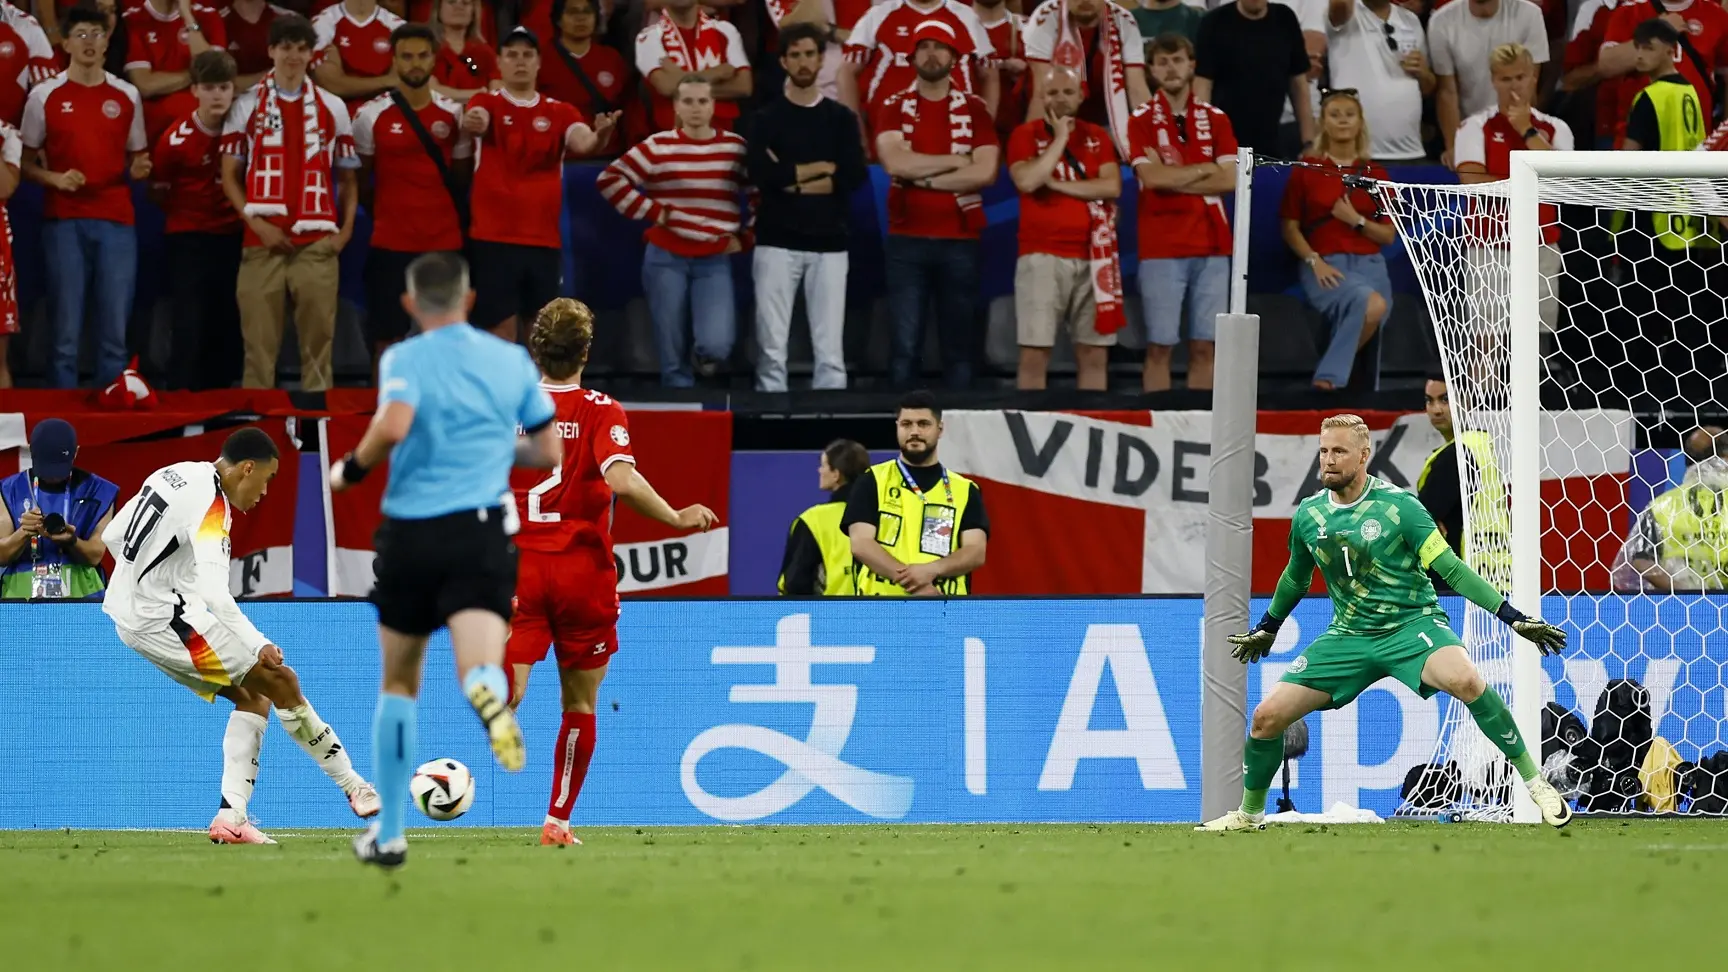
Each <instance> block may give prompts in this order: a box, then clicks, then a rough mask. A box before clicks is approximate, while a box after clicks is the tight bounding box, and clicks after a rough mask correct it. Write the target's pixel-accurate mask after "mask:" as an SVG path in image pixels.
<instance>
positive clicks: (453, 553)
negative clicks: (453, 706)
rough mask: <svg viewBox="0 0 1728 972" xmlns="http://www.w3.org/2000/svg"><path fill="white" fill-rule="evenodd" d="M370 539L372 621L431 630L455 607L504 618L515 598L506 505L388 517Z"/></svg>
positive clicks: (411, 631) (417, 631) (512, 549)
mask: <svg viewBox="0 0 1728 972" xmlns="http://www.w3.org/2000/svg"><path fill="white" fill-rule="evenodd" d="M372 543H373V547H374V549H376V550H377V552H378V556H377V559H375V560H374V561H373V562H372V570H373V573H374V574H375V575H376V579H375V580H374V582H373V586H372V597H371V600H372V603H373V604H376V605H377V606H378V623H379V624H382V625H383V626H384V627H386V628H389V629H390V630H392V631H398V632H401V633H402V634H409V635H429V634H431V633H432V632H434V631H437V630H438V629H439V628H442V627H443V626H444V622H445V621H446V620H447V619H448V618H449V617H450V615H452V614H455V613H456V612H458V611H466V610H469V609H474V608H478V609H479V610H482V611H491V612H492V613H493V614H496V615H498V616H499V617H501V618H503V619H504V620H506V621H508V620H510V603H511V600H512V599H513V598H514V597H515V596H516V545H515V544H514V543H512V542H511V540H510V537H509V535H507V534H506V533H505V532H504V510H503V508H502V507H496V506H495V507H491V508H489V509H482V510H464V511H462V512H460V513H451V514H448V515H446V516H438V517H433V518H431V519H428V520H393V519H386V520H385V521H384V523H383V524H382V525H381V526H379V527H378V532H377V533H376V534H375V535H374V536H373V538H372Z"/></svg>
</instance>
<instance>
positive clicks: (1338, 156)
mask: <svg viewBox="0 0 1728 972" xmlns="http://www.w3.org/2000/svg"><path fill="white" fill-rule="evenodd" d="M1511 2H1523V0H1511ZM1368 144H1369V143H1368V123H1367V122H1365V121H1363V120H1362V102H1360V101H1358V100H1357V98H1356V93H1355V92H1354V91H1348V90H1338V91H1329V92H1327V93H1326V96H1325V98H1323V99H1322V100H1321V102H1320V135H1319V137H1318V138H1316V139H1315V140H1314V151H1313V154H1311V155H1307V156H1304V157H1303V159H1302V161H1304V162H1307V163H1309V165H1310V166H1314V168H1299V169H1296V170H1294V171H1293V172H1291V174H1290V181H1289V182H1288V183H1287V184H1286V185H1285V187H1284V202H1283V204H1282V205H1281V206H1280V207H1279V216H1280V218H1281V220H1282V223H1283V228H1284V242H1285V244H1287V245H1288V246H1289V247H1290V249H1291V251H1292V252H1294V253H1295V254H1296V258H1297V259H1299V260H1301V261H1302V264H1303V266H1302V295H1303V297H1305V298H1306V299H1307V301H1308V304H1309V306H1311V307H1313V308H1314V309H1315V310H1317V311H1319V312H1320V313H1321V315H1323V316H1324V317H1325V318H1326V323H1327V325H1328V327H1329V328H1330V329H1331V331H1332V340H1331V342H1330V343H1329V344H1328V345H1327V346H1326V351H1325V353H1324V354H1322V355H1321V356H1320V364H1319V366H1318V367H1316V368H1315V369H1314V387H1315V388H1316V389H1318V390H1320V391H1333V390H1336V389H1339V388H1343V387H1344V386H1345V385H1348V384H1349V383H1350V373H1351V370H1352V368H1353V367H1354V365H1355V362H1356V355H1357V353H1358V352H1360V351H1361V350H1362V349H1363V348H1365V347H1367V346H1368V342H1369V341H1372V340H1373V339H1374V335H1375V333H1376V332H1378V331H1379V330H1380V325H1381V324H1382V323H1383V322H1385V320H1386V314H1387V313H1388V312H1389V311H1391V309H1392V280H1391V278H1390V277H1388V276H1387V274H1386V258H1385V257H1383V256H1381V255H1380V250H1381V248H1382V247H1385V246H1387V245H1389V244H1390V243H1391V242H1392V241H1393V240H1394V239H1396V238H1397V236H1398V230H1397V229H1396V228H1395V227H1394V226H1393V225H1392V219H1391V217H1390V216H1388V215H1387V214H1385V213H1383V212H1381V211H1380V207H1379V205H1378V204H1377V203H1376V202H1375V199H1374V193H1373V192H1372V191H1370V190H1369V189H1365V188H1361V187H1357V186H1349V185H1346V184H1345V182H1344V177H1345V176H1347V175H1348V176H1358V177H1360V176H1366V177H1368V178H1370V179H1386V178H1388V177H1387V175H1386V170H1385V169H1383V168H1381V167H1380V166H1378V165H1375V164H1374V163H1372V162H1370V161H1369V154H1368ZM1379 372H1380V368H1379V363H1378V362H1377V361H1376V362H1374V365H1373V377H1372V381H1373V384H1374V386H1375V387H1378V385H1379V380H1380V374H1379Z"/></svg>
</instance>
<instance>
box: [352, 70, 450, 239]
mask: <svg viewBox="0 0 1728 972" xmlns="http://www.w3.org/2000/svg"><path fill="white" fill-rule="evenodd" d="M461 112H462V108H461V106H460V105H458V104H456V102H454V101H451V100H450V99H449V98H446V97H444V96H443V95H441V94H437V93H433V95H432V100H431V101H430V102H428V103H427V105H426V107H424V108H422V109H420V110H419V111H418V112H415V114H417V115H418V116H419V117H420V124H421V126H422V127H424V128H425V129H426V134H428V135H430V136H432V140H433V141H434V142H436V143H437V145H438V148H439V149H440V150H442V151H443V153H444V164H445V165H446V166H448V165H449V164H450V163H451V162H452V161H454V160H456V159H465V158H468V157H469V156H471V155H473V154H474V144H473V142H472V141H471V140H470V139H469V137H468V136H467V134H465V133H464V132H462V131H461V124H460V122H461ZM354 151H355V152H356V153H357V154H358V155H359V156H360V157H361V158H362V159H371V160H372V163H373V168H372V184H373V187H374V188H373V196H372V246H373V247H374V248H376V249H380V250H394V251H396V252H398V253H429V252H431V251H433V250H460V249H462V223H461V221H460V220H459V219H458V217H457V215H456V204H455V203H454V202H452V201H451V200H450V191H449V190H448V189H446V188H445V187H444V177H443V176H441V175H439V174H438V166H437V165H436V164H435V163H433V161H432V157H431V156H429V155H427V154H426V148H425V146H423V145H421V144H420V136H418V135H416V134H415V133H414V126H413V125H410V124H409V123H408V119H407V118H406V117H404V116H403V114H402V109H401V108H399V107H397V106H396V103H395V102H394V101H392V100H390V96H389V95H387V94H383V95H379V96H378V97H376V98H373V99H372V100H371V101H368V102H366V104H365V105H364V106H363V107H362V108H361V109H360V112H359V114H356V115H355V116H354Z"/></svg>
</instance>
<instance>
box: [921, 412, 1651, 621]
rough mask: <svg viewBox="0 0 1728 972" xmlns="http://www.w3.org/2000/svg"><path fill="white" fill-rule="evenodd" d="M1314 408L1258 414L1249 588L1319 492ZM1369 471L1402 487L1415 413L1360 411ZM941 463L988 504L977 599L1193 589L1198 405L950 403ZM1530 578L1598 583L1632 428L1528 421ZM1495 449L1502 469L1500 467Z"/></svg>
mask: <svg viewBox="0 0 1728 972" xmlns="http://www.w3.org/2000/svg"><path fill="white" fill-rule="evenodd" d="M1327 414H1329V413H1324V412H1261V413H1260V414H1259V419H1258V430H1257V436H1256V443H1255V458H1254V548H1253V549H1254V565H1253V589H1254V590H1255V591H1256V592H1261V593H1270V592H1271V591H1272V589H1273V588H1274V587H1276V586H1277V582H1278V574H1279V573H1280V572H1281V571H1282V570H1283V568H1284V564H1285V561H1286V560H1287V558H1288V543H1289V532H1290V517H1291V515H1292V514H1293V513H1294V511H1295V509H1296V505H1297V504H1298V503H1300V502H1301V501H1302V499H1303V498H1304V497H1306V496H1308V495H1310V494H1312V493H1314V492H1315V491H1317V490H1319V489H1320V482H1319V478H1318V474H1319V463H1318V454H1319V441H1320V440H1319V429H1320V422H1321V420H1322V419H1323V418H1324V417H1325V416H1326V415H1327ZM1363 419H1364V420H1365V421H1366V422H1367V423H1368V426H1369V429H1370V430H1371V433H1372V437H1373V446H1374V453H1373V455H1372V457H1371V458H1370V461H1369V467H1368V471H1369V473H1370V474H1371V475H1374V476H1378V477H1379V478H1381V479H1384V480H1386V481H1387V482H1390V483H1392V484H1394V485H1397V486H1401V487H1406V488H1409V489H1415V486H1416V479H1417V476H1418V474H1419V473H1420V471H1421V469H1422V464H1423V462H1424V461H1425V460H1426V459H1427V457H1428V455H1429V454H1430V453H1432V452H1433V451H1434V450H1435V449H1437V448H1438V447H1439V446H1440V445H1441V444H1442V440H1441V438H1440V435H1439V433H1437V432H1435V431H1434V429H1433V427H1432V426H1430V425H1429V423H1428V419H1427V417H1426V416H1424V415H1421V414H1415V415H1411V414H1406V413H1398V412H1368V413H1365V414H1363ZM943 423H944V430H943V435H942V442H941V447H940V448H941V457H942V460H943V462H944V463H945V464H946V465H948V467H949V468H951V469H953V470H954V471H955V472H958V473H961V474H963V475H966V476H970V477H973V478H975V479H977V480H978V481H979V483H980V485H981V487H982V488H983V492H984V502H985V507H986V508H987V509H988V510H989V513H990V523H991V534H990V551H989V560H988V562H987V563H986V564H985V566H984V567H983V568H982V569H981V570H980V571H979V572H978V575H977V585H976V589H977V590H978V592H980V593H987V594H1129V593H1148V594H1197V593H1200V592H1201V591H1202V590H1203V588H1204V581H1205V578H1204V567H1205V563H1206V557H1205V552H1206V529H1207V500H1208V490H1207V485H1208V481H1209V479H1210V476H1211V451H1212V447H1211V434H1212V415H1211V413H1210V412H1199V411H1195V412H1104V413H1099V412H1093V413H1065V412H1020V411H950V412H946V413H944V415H943ZM1542 442H1543V454H1542V462H1543V473H1542V507H1543V533H1542V552H1543V558H1542V559H1543V570H1544V578H1543V583H1544V586H1545V587H1546V588H1547V589H1550V590H1554V589H1558V590H1580V589H1588V590H1602V589H1606V588H1607V587H1608V566H1609V565H1610V564H1611V563H1612V561H1613V559H1614V554H1615V551H1616V550H1618V548H1619V545H1620V543H1621V542H1622V541H1623V540H1624V538H1625V531H1626V527H1627V520H1628V515H1627V505H1626V480H1627V478H1628V475H1629V473H1630V469H1631V449H1632V422H1631V416H1630V415H1629V414H1628V413H1626V412H1616V411H1606V410H1591V411H1569V412H1553V413H1544V415H1543V417H1542ZM1507 461H1508V460H1507V457H1504V456H1502V457H1501V462H1502V464H1505V463H1507Z"/></svg>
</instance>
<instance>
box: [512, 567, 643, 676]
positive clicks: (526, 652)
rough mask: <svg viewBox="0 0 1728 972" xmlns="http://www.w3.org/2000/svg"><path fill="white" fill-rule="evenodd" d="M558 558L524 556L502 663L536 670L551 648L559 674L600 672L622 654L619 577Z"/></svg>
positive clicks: (519, 570)
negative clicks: (569, 670)
mask: <svg viewBox="0 0 1728 972" xmlns="http://www.w3.org/2000/svg"><path fill="white" fill-rule="evenodd" d="M572 559H573V558H570V557H567V556H563V555H560V554H546V553H536V552H534V551H531V550H524V551H522V553H521V556H520V557H519V559H518V561H517V567H516V603H515V611H514V613H513V616H512V617H511V619H510V641H509V642H508V643H507V644H506V645H505V647H504V660H505V662H507V663H508V664H511V665H533V664H535V663H537V662H539V661H541V660H542V659H544V658H545V657H546V649H547V648H551V649H552V650H553V652H554V657H555V658H557V660H558V667H559V668H580V669H590V668H599V667H600V666H602V665H605V664H607V663H608V662H610V661H611V660H612V656H613V655H614V654H616V653H617V651H618V575H617V574H615V573H614V572H612V571H605V572H597V571H594V570H592V569H591V568H589V567H587V566H586V565H584V564H582V563H580V562H577V563H575V564H573V563H572Z"/></svg>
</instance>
